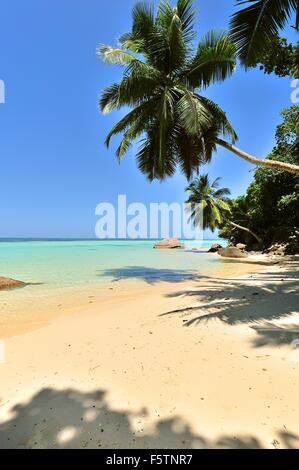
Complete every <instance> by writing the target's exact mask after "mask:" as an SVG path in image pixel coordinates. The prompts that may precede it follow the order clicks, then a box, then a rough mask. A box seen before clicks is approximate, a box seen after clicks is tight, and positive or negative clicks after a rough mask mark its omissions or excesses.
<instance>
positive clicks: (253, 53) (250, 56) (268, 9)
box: [231, 0, 299, 67]
mask: <svg viewBox="0 0 299 470" xmlns="http://www.w3.org/2000/svg"><path fill="white" fill-rule="evenodd" d="M237 4H240V5H244V4H248V6H245V7H244V8H242V9H241V10H239V11H237V12H236V13H235V14H234V15H233V17H232V20H231V37H232V40H233V41H234V43H235V44H236V46H237V51H238V55H239V57H240V60H241V62H242V63H243V64H244V65H245V66H249V67H250V66H254V65H256V64H257V63H259V62H261V63H263V57H265V55H266V57H267V54H268V51H269V50H271V49H272V51H273V48H272V44H275V43H276V48H277V46H282V45H283V44H279V43H278V44H277V38H278V33H279V31H280V30H281V29H283V28H284V27H285V26H286V24H287V23H290V19H291V16H292V15H293V14H295V15H296V19H295V24H294V25H291V26H293V27H294V28H295V29H296V30H297V31H299V2H298V0H279V1H277V0H257V1H256V0H237ZM274 50H275V47H274ZM285 52H286V51H285ZM274 58H275V57H274V56H272V59H274ZM297 58H298V55H297ZM297 66H298V61H297Z"/></svg>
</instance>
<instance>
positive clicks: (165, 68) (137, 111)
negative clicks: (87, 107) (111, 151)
mask: <svg viewBox="0 0 299 470" xmlns="http://www.w3.org/2000/svg"><path fill="white" fill-rule="evenodd" d="M194 18H195V10H194V8H193V2H192V0H178V2H177V4H176V6H175V7H174V8H171V6H170V4H169V2H168V1H167V0H162V1H161V2H160V3H159V5H158V8H157V12H156V14H155V13H154V10H153V7H152V6H151V5H149V4H147V3H137V4H136V5H135V6H134V8H133V12H132V23H133V24H132V30H131V32H129V33H127V34H124V35H123V36H122V37H121V38H120V39H119V44H120V45H119V47H118V48H113V47H111V46H107V45H102V46H101V47H100V48H99V49H98V54H99V55H100V56H101V58H102V59H103V60H104V61H105V62H107V63H109V64H118V65H121V66H123V67H124V74H123V79H122V81H121V82H120V83H116V84H113V85H111V86H109V87H108V88H106V89H105V90H104V91H103V93H102V95H101V98H100V103H99V105H100V108H101V110H102V111H103V112H104V113H108V112H110V111H112V110H114V109H120V108H121V107H123V106H129V107H131V108H133V109H132V110H131V111H130V112H129V113H128V114H127V115H126V116H125V117H124V118H122V119H121V120H120V121H119V122H118V123H117V124H116V125H115V126H114V127H113V129H112V130H111V132H110V133H109V135H108V136H107V138H106V144H107V146H108V145H109V143H110V139H111V137H112V136H113V135H116V134H119V133H122V134H123V138H122V140H121V142H120V145H119V147H118V149H117V151H116V155H117V157H118V158H119V159H121V158H122V157H123V156H124V154H125V153H126V152H127V150H128V149H129V148H130V146H131V145H132V143H133V141H134V140H136V139H139V140H141V145H140V148H139V150H138V152H137V156H136V158H137V164H138V167H139V169H140V170H141V171H142V172H143V173H144V174H145V175H146V176H147V177H148V179H149V180H153V179H155V178H157V179H163V178H165V177H167V176H171V175H173V173H174V172H175V170H176V168H177V167H179V168H180V169H181V170H182V171H183V173H184V174H185V175H186V177H187V178H188V179H189V178H191V176H192V174H193V173H194V171H197V170H198V168H199V166H200V165H201V164H202V163H203V162H207V161H209V160H210V159H211V156H212V153H213V151H214V150H215V145H216V143H215V139H216V137H217V136H219V135H220V136H221V135H222V136H223V135H224V136H227V137H228V138H229V139H230V140H231V141H232V142H234V141H235V140H236V133H235V131H234V130H233V128H232V126H231V124H230V123H229V121H228V120H227V118H226V115H225V113H224V112H223V111H222V110H221V109H220V107H219V106H217V105H216V104H215V103H213V102H212V101H211V100H209V99H207V98H205V97H204V96H202V95H200V94H198V93H197V91H196V90H205V89H206V88H207V87H208V86H209V85H211V84H212V83H215V82H222V81H223V80H225V79H226V78H227V77H230V76H231V75H232V73H233V71H234V68H235V47H234V45H233V44H232V43H231V42H230V40H229V39H228V37H227V35H225V34H224V33H216V32H213V31H211V32H210V33H208V34H207V35H206V36H205V37H204V38H203V39H202V40H201V41H200V42H199V43H198V46H197V49H196V50H195V51H193V44H194V43H193V41H194V39H195V33H194Z"/></svg>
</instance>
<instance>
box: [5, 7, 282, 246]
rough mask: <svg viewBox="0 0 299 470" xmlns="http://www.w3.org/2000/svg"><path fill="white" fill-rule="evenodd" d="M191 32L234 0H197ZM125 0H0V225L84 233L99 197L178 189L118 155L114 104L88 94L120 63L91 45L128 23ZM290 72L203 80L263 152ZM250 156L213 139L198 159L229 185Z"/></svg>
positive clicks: (40, 232)
mask: <svg viewBox="0 0 299 470" xmlns="http://www.w3.org/2000/svg"><path fill="white" fill-rule="evenodd" d="M196 3H197V6H198V18H197V23H196V28H197V30H198V34H199V36H200V35H202V34H203V33H205V32H206V31H207V30H209V29H210V28H226V27H227V25H228V21H229V16H230V14H231V13H232V12H233V11H234V6H233V4H234V0H226V1H225V2H224V1H223V0H197V1H196ZM132 5H133V1H132V0H88V1H87V0H22V1H20V0H10V1H9V2H8V1H6V2H2V4H1V28H0V44H1V59H0V79H2V80H4V81H5V85H6V103H5V104H4V105H0V158H1V168H0V237H79V238H80V237H93V236H94V226H95V222H96V217H95V215H94V210H95V207H96V205H97V204H98V203H99V202H101V201H111V202H115V200H116V197H117V194H119V193H125V194H127V195H128V200H129V201H144V202H147V203H148V202H159V201H166V202H173V201H178V202H180V201H183V200H184V188H185V186H186V181H185V180H184V178H183V177H182V176H181V175H179V174H178V175H176V176H175V177H174V178H172V179H169V180H167V181H166V182H164V183H158V182H154V183H152V184H149V183H148V182H147V181H146V180H145V178H144V176H143V175H141V174H140V173H139V172H138V170H137V168H136V166H135V161H134V152H133V151H131V152H130V153H129V154H128V155H127V157H126V159H125V160H124V161H123V162H122V164H121V165H119V164H118V163H117V161H116V159H115V158H114V154H113V150H114V149H115V145H112V147H111V149H110V150H109V151H107V149H106V148H105V147H104V145H103V141H104V137H105V135H106V133H107V131H108V129H109V128H110V127H111V126H112V124H113V123H114V122H115V120H116V119H117V118H119V116H120V115H121V113H113V114H111V115H109V116H105V117H103V116H101V115H100V114H99V112H98V109H97V97H98V94H99V92H100V91H101V89H102V88H103V87H104V86H106V85H109V84H110V83H111V82H113V81H117V79H118V77H119V76H120V71H119V70H118V69H117V68H115V67H113V66H107V65H103V64H102V63H101V62H100V61H99V59H98V58H97V57H96V54H95V49H96V46H97V45H99V44H100V43H108V44H115V43H116V40H117V38H118V37H119V36H120V35H121V34H122V33H124V32H126V31H127V30H129V29H130V12H131V7H132ZM290 92H291V88H290V80H289V79H287V78H286V79H281V78H277V77H275V76H267V75H264V74H263V73H262V72H260V71H259V70H254V71H250V72H249V73H245V72H244V71H242V70H241V69H240V68H238V70H237V72H236V73H235V75H234V77H233V79H232V80H230V81H227V82H226V83H225V84H224V85H221V86H215V87H213V88H211V89H210V90H209V91H208V94H209V96H210V97H212V98H213V99H214V100H215V101H216V102H217V103H218V104H220V105H221V106H222V107H223V108H224V109H225V110H226V111H227V113H228V116H229V118H230V119H231V121H232V123H233V124H234V126H235V128H236V130H237V132H238V134H239V137H240V140H239V146H240V147H241V148H244V150H247V151H249V152H251V153H253V154H257V155H261V156H263V155H266V154H267V153H268V152H269V151H270V150H271V147H272V146H273V142H274V130H275V126H276V124H277V123H278V122H279V121H280V117H279V111H280V110H281V109H282V108H283V107H286V106H289V105H290V104H291V103H290ZM251 170H252V167H251V166H250V165H248V164H247V163H246V162H243V161H241V160H240V159H238V158H237V157H235V156H231V155H229V154H228V153H227V152H225V151H224V150H219V152H218V153H217V154H216V155H215V157H214V159H213V162H212V164H210V165H209V166H206V167H203V169H202V171H203V172H206V171H208V172H209V173H210V175H211V177H216V176H222V178H223V180H222V182H223V185H225V186H229V187H230V188H231V190H232V194H233V195H234V196H236V195H239V194H242V193H243V192H244V190H245V189H246V187H247V185H248V183H249V182H250V181H251V179H252V172H251Z"/></svg>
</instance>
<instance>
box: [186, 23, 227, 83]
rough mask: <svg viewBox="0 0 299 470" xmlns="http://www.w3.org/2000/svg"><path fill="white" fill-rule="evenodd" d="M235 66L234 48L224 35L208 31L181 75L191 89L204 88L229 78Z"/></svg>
mask: <svg viewBox="0 0 299 470" xmlns="http://www.w3.org/2000/svg"><path fill="white" fill-rule="evenodd" d="M235 65H236V47H235V45H234V43H233V42H232V41H231V40H230V39H229V37H228V35H226V34H225V33H223V32H221V33H217V32H215V31H210V32H209V33H207V35H206V36H205V37H204V38H203V39H202V40H201V41H200V42H199V45H198V49H197V53H196V55H195V57H194V58H193V59H192V60H191V61H190V62H189V64H188V65H187V66H186V68H185V70H184V71H183V73H182V78H184V79H185V80H186V81H187V83H188V84H189V85H190V86H192V87H193V88H206V87H208V86H209V85H211V84H213V83H216V82H222V81H224V80H225V79H226V78H228V77H230V76H231V75H232V74H233V72H234V70H235Z"/></svg>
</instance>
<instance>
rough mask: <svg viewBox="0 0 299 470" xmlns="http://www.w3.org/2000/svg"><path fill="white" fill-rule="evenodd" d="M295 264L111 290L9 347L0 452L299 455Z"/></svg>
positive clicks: (0, 390)
mask: <svg viewBox="0 0 299 470" xmlns="http://www.w3.org/2000/svg"><path fill="white" fill-rule="evenodd" d="M298 264H299V263H298V261H293V262H289V263H288V264H285V265H275V266H268V267H267V268H266V270H263V271H262V272H259V273H258V274H249V275H247V276H246V277H243V278H238V277H235V276H230V277H229V278H228V279H223V278H216V279H215V278H214V279H208V278H207V279H202V280H200V281H188V282H184V283H176V284H165V283H161V284H160V283H158V284H156V285H154V286H143V287H141V286H138V287H136V289H135V291H134V292H132V291H128V292H126V291H125V290H123V289H120V290H119V292H117V291H114V292H112V293H111V295H110V297H108V295H107V296H106V297H103V298H102V299H100V298H98V297H96V296H95V299H94V303H93V304H88V303H87V305H85V307H83V306H78V305H77V307H75V303H74V306H73V310H76V313H74V314H72V315H60V316H56V318H52V319H50V318H49V321H48V323H47V324H45V325H43V326H42V325H39V328H38V329H35V330H33V328H32V331H29V332H28V331H27V332H26V333H22V334H18V336H11V337H8V338H6V339H5V353H6V358H5V359H6V361H5V362H4V363H3V364H0V448H6V447H10V448H11V447H12V448H16V447H18V448H60V447H62V448H82V447H83V448H85V447H87V448H94V447H102V448H105V447H108V448H142V447H145V448H197V447H200V448H205V447H208V448H215V447H222V446H224V447H229V448H239V447H249V448H260V447H267V448H273V447H277V448H298V447H299V407H298V397H299V359H298V362H296V358H297V356H296V355H295V353H296V351H295V349H292V346H291V342H292V340H294V339H296V338H299V285H298V276H299V271H298ZM253 269H255V268H254V265H253V266H251V271H252V270H253ZM68 307H69V306H68ZM32 315H33V314H32ZM32 326H33V323H32ZM16 332H17V333H20V331H19V329H16ZM298 356H299V354H298Z"/></svg>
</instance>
